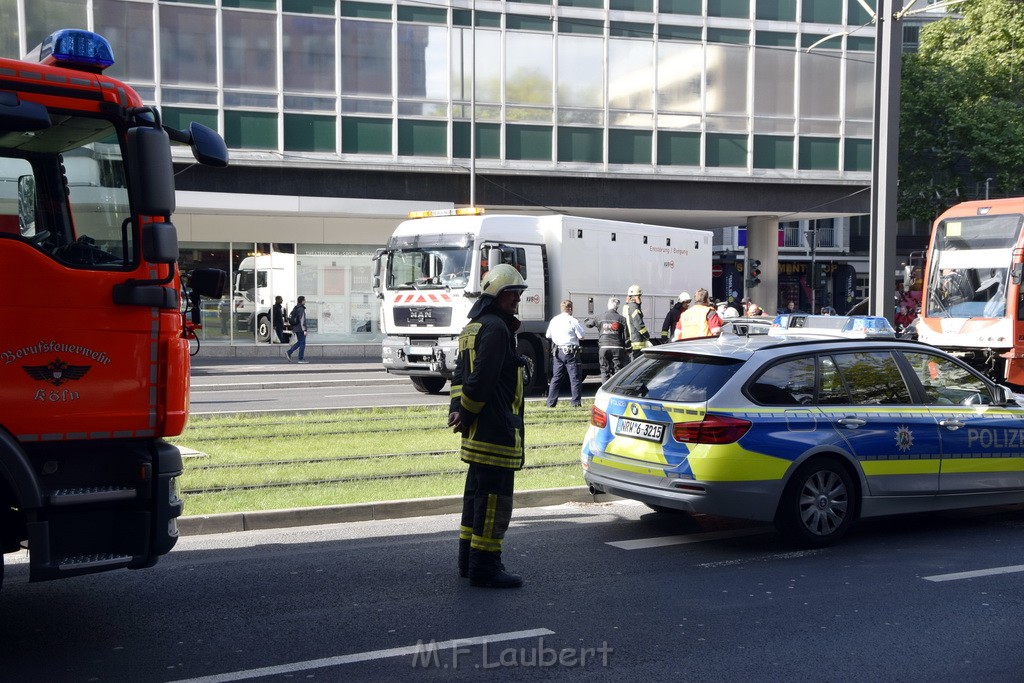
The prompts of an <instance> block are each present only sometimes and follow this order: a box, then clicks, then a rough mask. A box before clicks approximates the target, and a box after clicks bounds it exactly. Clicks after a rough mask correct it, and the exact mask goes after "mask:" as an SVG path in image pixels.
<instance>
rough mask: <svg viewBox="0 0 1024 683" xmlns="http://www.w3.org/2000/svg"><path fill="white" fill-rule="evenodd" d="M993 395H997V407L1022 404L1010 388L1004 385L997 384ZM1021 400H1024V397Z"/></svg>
mask: <svg viewBox="0 0 1024 683" xmlns="http://www.w3.org/2000/svg"><path fill="white" fill-rule="evenodd" d="M993 393H994V394H995V405H997V406H1008V405H1016V404H1018V403H1021V402H1020V401H1019V400H1018V399H1017V395H1016V394H1014V393H1013V391H1012V390H1011V389H1010V388H1009V387H1005V386H1003V385H1002V384H997V385H996V386H995V387H994V389H993ZM1021 398H1022V399H1024V397H1021ZM1021 405H1024V404H1021Z"/></svg>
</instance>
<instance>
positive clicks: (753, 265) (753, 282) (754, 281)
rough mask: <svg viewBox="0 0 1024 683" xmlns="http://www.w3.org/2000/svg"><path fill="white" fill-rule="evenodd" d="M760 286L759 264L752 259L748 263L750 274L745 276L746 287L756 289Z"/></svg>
mask: <svg viewBox="0 0 1024 683" xmlns="http://www.w3.org/2000/svg"><path fill="white" fill-rule="evenodd" d="M759 284H761V262H760V261H758V260H757V259H754V260H753V261H751V262H750V273H749V274H748V275H747V287H757V286H758V285H759Z"/></svg>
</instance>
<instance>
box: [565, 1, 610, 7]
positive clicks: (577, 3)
mask: <svg viewBox="0 0 1024 683" xmlns="http://www.w3.org/2000/svg"><path fill="white" fill-rule="evenodd" d="M558 6H559V7H589V8H591V9H604V0H559V1H558Z"/></svg>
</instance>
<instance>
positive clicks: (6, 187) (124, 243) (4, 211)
mask: <svg viewBox="0 0 1024 683" xmlns="http://www.w3.org/2000/svg"><path fill="white" fill-rule="evenodd" d="M53 119H54V125H53V126H51V127H50V128H48V129H46V130H42V131H37V132H34V133H32V134H31V135H5V136H0V238H13V239H19V240H24V241H27V242H29V243H31V244H32V245H34V246H35V247H37V248H39V249H41V250H43V251H45V252H46V253H48V254H50V255H51V256H52V257H53V258H55V259H57V260H58V261H61V262H63V263H65V264H68V265H71V266H75V267H85V268H101V269H110V268H127V267H130V266H131V265H133V263H134V259H135V253H134V252H135V249H134V245H133V244H132V231H131V230H129V229H127V223H126V220H127V219H128V218H129V217H130V215H131V212H130V208H129V203H128V190H127V188H126V185H125V174H124V165H123V162H122V158H121V147H120V145H119V144H118V142H117V137H116V134H115V130H114V127H113V125H111V124H110V122H108V121H105V120H103V119H97V118H87V117H67V116H61V117H56V116H55V117H53Z"/></svg>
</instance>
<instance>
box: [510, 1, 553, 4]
mask: <svg viewBox="0 0 1024 683" xmlns="http://www.w3.org/2000/svg"><path fill="white" fill-rule="evenodd" d="M508 2H519V3H522V4H524V5H550V4H552V3H551V0H508Z"/></svg>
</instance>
